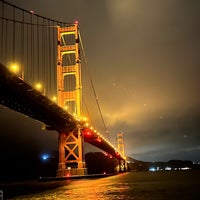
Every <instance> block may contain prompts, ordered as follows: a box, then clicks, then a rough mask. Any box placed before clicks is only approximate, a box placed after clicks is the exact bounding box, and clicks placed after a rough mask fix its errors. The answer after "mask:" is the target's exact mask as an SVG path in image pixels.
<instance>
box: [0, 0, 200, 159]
mask: <svg viewBox="0 0 200 200" xmlns="http://www.w3.org/2000/svg"><path fill="white" fill-rule="evenodd" d="M9 2H11V3H13V4H15V5H17V6H19V7H22V8H24V9H26V10H33V11H34V12H35V13H37V14H39V15H42V16H46V17H49V18H51V19H56V20H60V21H66V22H74V21H75V20H78V21H79V25H80V32H81V36H82V40H83V44H84V47H85V53H86V55H87V60H88V64H89V67H90V71H91V74H92V77H93V82H94V85H95V88H96V92H97V95H98V98H99V103H100V105H101V108H102V112H103V116H104V119H105V122H106V125H107V127H108V130H109V133H110V137H111V141H112V142H113V143H115V137H116V134H117V133H118V132H119V131H123V132H124V137H125V150H126V154H127V155H128V156H131V157H133V158H135V159H138V160H143V161H168V160H170V159H183V160H192V161H195V162H197V161H200V92H199V85H200V12H199V10H200V1H198V0H151V1H149V0H123V1H122V0H73V1H67V0H59V1H55V0H48V1H44V0H29V1H20V0H9ZM83 87H84V85H83ZM8 122H9V123H8ZM0 127H1V128H0V132H1V137H3V139H4V141H5V140H6V139H5V138H7V136H8V135H9V137H10V139H11V140H12V142H11V144H12V145H13V146H15V145H16V149H17V148H18V147H19V146H20V145H25V146H27V149H29V150H27V151H33V150H37V151H38V155H39V154H40V153H42V152H43V151H44V152H46V151H49V150H50V149H54V148H55V149H56V147H57V134H56V133H55V132H52V133H51V132H50V133H48V132H45V131H41V124H40V123H38V122H36V121H35V120H32V119H29V118H27V117H25V116H23V115H20V114H16V113H15V112H13V111H10V110H8V109H6V108H3V107H1V106H0ZM30 127H31V128H30ZM12 137H13V139H12ZM7 141H8V140H7ZM8 145H9V144H8Z"/></svg>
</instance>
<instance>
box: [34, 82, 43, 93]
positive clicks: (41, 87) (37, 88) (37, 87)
mask: <svg viewBox="0 0 200 200" xmlns="http://www.w3.org/2000/svg"><path fill="white" fill-rule="evenodd" d="M35 89H36V90H38V91H39V92H41V93H42V94H43V95H45V87H43V85H42V84H41V83H36V85H35Z"/></svg>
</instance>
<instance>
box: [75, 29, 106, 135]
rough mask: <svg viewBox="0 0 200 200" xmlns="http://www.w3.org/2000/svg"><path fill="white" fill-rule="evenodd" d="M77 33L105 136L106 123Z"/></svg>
mask: <svg viewBox="0 0 200 200" xmlns="http://www.w3.org/2000/svg"><path fill="white" fill-rule="evenodd" d="M78 34H79V38H80V44H81V48H82V52H83V58H84V61H85V64H86V69H87V72H88V75H89V79H90V83H91V86H92V91H93V93H94V97H95V100H96V103H97V107H98V110H99V112H100V116H101V120H102V122H103V126H104V129H105V132H106V134H107V136H109V132H108V129H107V127H106V123H105V120H104V118H103V114H102V110H101V107H100V104H99V100H98V97H97V94H96V91H95V87H94V83H93V80H92V76H91V73H90V71H89V67H88V62H87V59H86V54H85V51H84V47H83V42H82V39H81V34H80V32H78Z"/></svg>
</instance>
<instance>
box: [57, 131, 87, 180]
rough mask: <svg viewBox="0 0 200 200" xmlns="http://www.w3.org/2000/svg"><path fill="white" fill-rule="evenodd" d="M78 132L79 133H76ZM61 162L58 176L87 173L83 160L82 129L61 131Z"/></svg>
mask: <svg viewBox="0 0 200 200" xmlns="http://www.w3.org/2000/svg"><path fill="white" fill-rule="evenodd" d="M76 133H77V134H76ZM58 140H59V142H58V144H59V147H58V148H59V163H58V169H57V177H64V176H71V175H87V168H86V165H85V162H84V161H83V144H82V137H81V135H80V131H79V130H78V132H70V133H68V134H67V133H65V132H61V133H59V138H58Z"/></svg>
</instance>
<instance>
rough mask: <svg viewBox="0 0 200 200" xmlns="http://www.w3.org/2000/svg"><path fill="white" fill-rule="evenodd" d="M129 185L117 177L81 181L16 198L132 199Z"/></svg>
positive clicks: (36, 199)
mask: <svg viewBox="0 0 200 200" xmlns="http://www.w3.org/2000/svg"><path fill="white" fill-rule="evenodd" d="M128 190H130V185H129V184H128V183H126V182H123V181H122V182H118V178H117V176H116V177H115V176H112V177H107V178H100V179H83V180H73V181H70V182H69V181H68V183H67V181H66V185H64V186H62V187H59V188H56V189H54V190H49V191H45V192H41V193H37V194H33V195H26V196H21V197H18V198H17V199H26V200H27V199H30V200H44V199H45V200H55V199H56V200H63V199H69V200H77V199H78V200H79V199H80V200H90V199H92V200H124V199H130V200H131V199H134V198H133V197H130V196H128Z"/></svg>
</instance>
